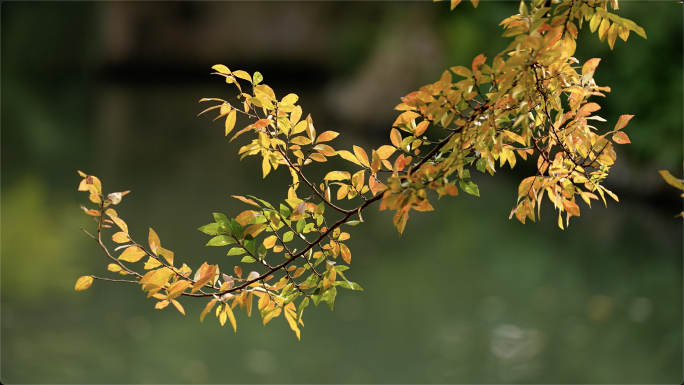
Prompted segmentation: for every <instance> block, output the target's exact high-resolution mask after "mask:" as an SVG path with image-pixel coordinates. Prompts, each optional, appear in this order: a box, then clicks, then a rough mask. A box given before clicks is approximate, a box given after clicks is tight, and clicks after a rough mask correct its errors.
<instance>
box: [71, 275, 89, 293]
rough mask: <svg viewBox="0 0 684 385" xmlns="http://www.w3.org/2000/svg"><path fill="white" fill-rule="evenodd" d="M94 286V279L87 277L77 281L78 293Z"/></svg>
mask: <svg viewBox="0 0 684 385" xmlns="http://www.w3.org/2000/svg"><path fill="white" fill-rule="evenodd" d="M92 284H93V277H91V276H89V275H86V276H83V277H81V278H79V279H78V281H76V288H75V289H76V291H81V290H85V289H87V288H89V287H90V285H92Z"/></svg>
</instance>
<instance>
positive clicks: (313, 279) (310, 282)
mask: <svg viewBox="0 0 684 385" xmlns="http://www.w3.org/2000/svg"><path fill="white" fill-rule="evenodd" d="M316 282H318V276H317V275H316V274H311V275H310V276H309V278H307V279H306V281H304V284H305V285H306V286H308V287H312V286H314V285H315V284H316Z"/></svg>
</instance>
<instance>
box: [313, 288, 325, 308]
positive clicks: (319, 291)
mask: <svg viewBox="0 0 684 385" xmlns="http://www.w3.org/2000/svg"><path fill="white" fill-rule="evenodd" d="M311 299H313V304H314V306H318V304H319V303H321V300H322V299H323V287H322V286H321V285H319V286H318V287H317V288H316V291H314V293H313V295H312V296H311Z"/></svg>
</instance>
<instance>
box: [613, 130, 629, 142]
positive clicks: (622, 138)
mask: <svg viewBox="0 0 684 385" xmlns="http://www.w3.org/2000/svg"><path fill="white" fill-rule="evenodd" d="M613 142H615V143H617V144H627V143H632V142H630V141H629V137H628V136H627V134H625V133H624V132H622V131H620V132H616V133H615V135H613Z"/></svg>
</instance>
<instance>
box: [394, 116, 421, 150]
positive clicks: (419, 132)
mask: <svg viewBox="0 0 684 385" xmlns="http://www.w3.org/2000/svg"><path fill="white" fill-rule="evenodd" d="M429 125H430V122H429V121H427V120H423V121H422V122H420V123H419V124H418V125H417V126H416V132H414V133H413V135H414V136H416V137H418V136H421V135H423V133H424V132H425V130H427V128H428V126H429ZM392 143H394V142H392ZM399 143H401V140H400V141H399ZM396 146H397V147H400V146H401V144H398V145H396Z"/></svg>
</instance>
